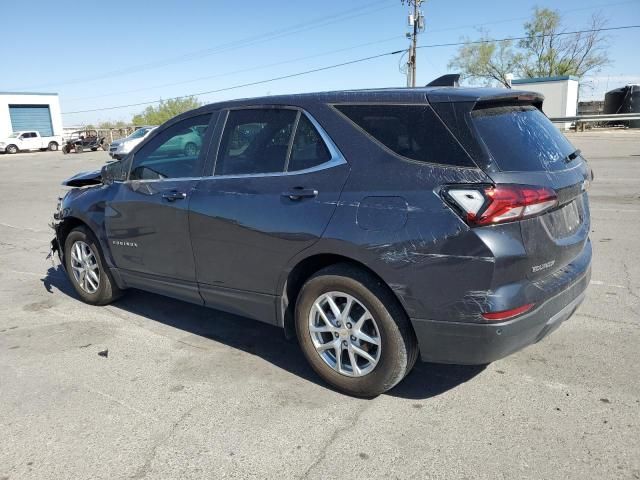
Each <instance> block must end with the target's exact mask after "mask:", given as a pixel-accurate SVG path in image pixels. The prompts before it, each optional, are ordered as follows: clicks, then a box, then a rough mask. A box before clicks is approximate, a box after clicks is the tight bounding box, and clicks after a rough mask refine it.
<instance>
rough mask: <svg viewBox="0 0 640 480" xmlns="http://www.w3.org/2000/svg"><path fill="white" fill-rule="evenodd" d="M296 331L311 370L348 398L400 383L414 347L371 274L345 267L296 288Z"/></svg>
mask: <svg viewBox="0 0 640 480" xmlns="http://www.w3.org/2000/svg"><path fill="white" fill-rule="evenodd" d="M296 332H297V335H298V341H299V342H300V346H301V347H302V350H303V352H304V354H305V356H306V358H307V360H308V361H309V363H310V364H311V366H312V367H313V369H314V370H315V371H316V372H317V373H318V374H319V375H320V376H321V377H322V378H323V379H324V380H325V381H326V382H328V383H330V384H331V385H333V386H334V387H336V388H337V389H338V390H341V391H343V392H345V393H348V394H350V395H356V396H360V397H373V396H376V395H379V394H381V393H383V392H385V391H387V390H389V389H391V388H393V387H394V386H395V385H396V384H398V382H400V381H401V380H402V379H403V378H404V377H405V375H406V374H407V373H408V372H409V371H410V370H411V368H412V367H413V365H414V363H415V361H416V358H417V355H418V348H417V342H416V338H415V334H414V332H413V330H412V328H411V325H410V324H409V321H408V319H407V316H406V314H405V312H404V310H403V309H402V307H401V306H400V305H399V303H398V300H397V299H396V298H395V297H394V296H393V294H392V293H391V292H390V291H389V290H388V289H387V288H386V287H385V286H384V285H383V284H382V283H381V282H380V281H379V280H378V279H377V278H375V277H374V276H373V275H371V274H369V273H368V272H366V271H364V270H362V269H359V268H357V267H355V266H352V265H349V264H338V265H333V266H330V267H327V268H325V269H323V270H321V271H320V272H318V273H316V274H315V275H314V276H313V277H311V278H310V279H309V280H308V281H307V282H306V283H305V285H304V286H303V287H302V290H301V291H300V294H299V296H298V301H297V303H296Z"/></svg>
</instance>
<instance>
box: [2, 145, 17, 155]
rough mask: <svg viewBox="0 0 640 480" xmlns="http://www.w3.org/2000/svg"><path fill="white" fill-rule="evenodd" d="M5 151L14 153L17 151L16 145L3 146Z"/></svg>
mask: <svg viewBox="0 0 640 480" xmlns="http://www.w3.org/2000/svg"><path fill="white" fill-rule="evenodd" d="M5 152H7V153H10V154H14V153H18V152H19V150H18V147H17V146H15V145H7V147H6V148H5Z"/></svg>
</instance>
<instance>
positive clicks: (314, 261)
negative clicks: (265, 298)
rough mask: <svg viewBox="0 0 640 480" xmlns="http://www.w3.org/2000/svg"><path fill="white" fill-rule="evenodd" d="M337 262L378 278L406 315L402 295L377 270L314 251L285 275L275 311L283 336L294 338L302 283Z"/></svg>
mask: <svg viewBox="0 0 640 480" xmlns="http://www.w3.org/2000/svg"><path fill="white" fill-rule="evenodd" d="M338 263H347V264H350V265H353V266H355V267H357V268H360V269H362V270H364V271H366V272H367V273H369V274H370V275H372V276H373V277H375V278H376V279H378V280H379V281H380V283H381V285H382V286H383V287H384V288H386V289H387V290H388V291H389V292H390V293H391V294H392V295H393V297H394V298H395V299H396V300H397V301H398V304H399V305H400V308H402V310H403V311H404V313H405V314H406V315H407V316H408V314H407V309H406V306H405V304H404V301H403V299H402V296H400V295H398V292H396V291H394V290H393V289H392V288H391V287H390V286H389V284H388V283H387V282H386V281H385V280H384V279H383V278H382V277H381V276H380V275H379V274H378V273H377V272H375V271H374V270H373V269H371V268H370V267H368V266H367V265H365V264H364V263H363V262H361V261H358V260H355V259H353V258H350V257H347V256H344V255H340V254H335V253H315V254H313V255H310V256H308V257H305V258H303V259H301V260H299V261H298V263H296V264H295V266H294V267H293V268H292V269H291V270H290V271H289V273H288V275H287V276H286V279H285V281H284V285H283V286H282V289H281V292H282V293H281V295H280V302H279V304H278V312H277V313H278V321H279V322H280V324H281V326H282V327H283V328H284V331H285V336H286V337H287V338H295V335H296V334H295V322H294V312H295V305H296V301H297V299H298V294H299V293H300V289H301V288H302V286H303V285H304V283H305V282H306V281H307V280H308V279H309V278H310V277H311V276H312V275H314V274H315V273H316V272H319V271H320V270H322V269H323V268H326V267H328V266H330V265H335V264H338ZM412 328H413V327H412Z"/></svg>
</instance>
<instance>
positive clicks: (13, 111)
mask: <svg viewBox="0 0 640 480" xmlns="http://www.w3.org/2000/svg"><path fill="white" fill-rule="evenodd" d="M9 116H10V117H11V127H12V128H13V131H14V132H17V131H20V130H37V131H38V132H40V135H42V136H43V137H47V136H50V135H53V127H52V126H51V113H50V112H49V106H48V105H9Z"/></svg>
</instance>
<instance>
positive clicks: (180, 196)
mask: <svg viewBox="0 0 640 480" xmlns="http://www.w3.org/2000/svg"><path fill="white" fill-rule="evenodd" d="M162 198H164V199H165V200H167V201H168V202H175V201H176V200H184V199H185V198H187V194H186V193H185V192H179V191H177V190H171V191H170V192H164V193H163V194H162Z"/></svg>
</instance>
